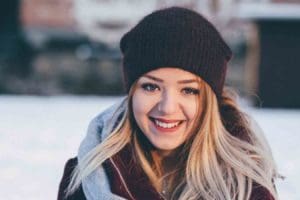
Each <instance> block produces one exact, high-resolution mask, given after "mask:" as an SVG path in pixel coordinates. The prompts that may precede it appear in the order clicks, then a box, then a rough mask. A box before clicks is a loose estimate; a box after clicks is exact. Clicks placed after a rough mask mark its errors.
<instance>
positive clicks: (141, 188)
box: [57, 102, 274, 200]
mask: <svg viewBox="0 0 300 200" xmlns="http://www.w3.org/2000/svg"><path fill="white" fill-rule="evenodd" d="M120 106H121V109H119V110H120V112H119V113H116V114H114V112H115V110H117V108H118V107H120ZM124 106H126V104H124V103H121V102H120V103H117V104H116V105H114V106H112V107H110V108H109V109H107V110H106V111H104V112H103V113H101V114H100V115H98V116H97V117H96V118H94V119H93V120H92V122H91V123H90V125H89V128H88V132H87V135H86V137H85V139H84V140H83V142H82V143H81V145H80V148H79V151H78V155H77V157H75V158H72V159H70V160H68V161H67V163H66V165H65V169H64V173H63V177H62V180H61V182H60V185H59V192H58V198H57V199H58V200H125V199H129V200H134V199H135V200H163V199H164V198H163V196H161V194H160V193H158V192H157V191H156V190H155V188H154V187H153V186H152V184H151V183H150V181H149V179H148V177H147V175H146V174H145V173H144V171H143V170H142V169H141V167H140V166H139V165H138V164H137V163H136V162H135V160H134V159H132V158H133V156H132V152H133V151H132V148H131V146H130V145H129V144H128V145H126V146H125V147H124V148H123V149H122V150H121V151H120V152H118V153H117V154H115V155H114V156H112V157H111V158H109V159H107V160H106V161H105V162H104V163H103V164H102V166H101V167H99V168H98V169H97V170H95V171H94V172H92V173H91V174H90V175H89V176H88V177H87V178H85V179H84V180H83V181H82V183H81V185H80V187H79V188H78V189H77V190H76V191H75V192H74V193H73V194H72V195H70V196H68V197H65V190H66V188H67V186H68V184H69V182H70V177H71V174H72V171H73V169H74V168H75V166H76V165H77V164H78V163H80V162H81V161H82V158H83V157H84V156H85V155H86V153H87V152H89V151H90V150H91V149H92V148H94V147H95V146H96V145H97V144H99V143H100V142H101V141H103V139H104V138H106V137H107V136H108V134H109V133H110V132H111V130H112V129H113V127H114V125H115V124H116V123H117V122H118V116H120V115H121V112H122V107H124ZM111 119H112V120H111ZM108 121H109V123H108ZM250 199H251V200H274V199H273V197H272V196H271V194H270V193H269V191H268V190H266V189H265V188H264V187H262V186H260V185H257V184H255V183H254V185H253V189H252V194H251V198H250Z"/></svg>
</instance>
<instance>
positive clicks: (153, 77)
mask: <svg viewBox="0 0 300 200" xmlns="http://www.w3.org/2000/svg"><path fill="white" fill-rule="evenodd" d="M144 77H146V78H149V79H151V80H154V81H158V82H164V80H162V79H160V78H157V77H155V76H151V75H144ZM194 82H197V80H196V79H186V80H179V81H177V83H179V84H186V83H194Z"/></svg>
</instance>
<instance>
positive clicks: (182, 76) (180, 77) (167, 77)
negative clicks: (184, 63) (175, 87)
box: [141, 67, 201, 84]
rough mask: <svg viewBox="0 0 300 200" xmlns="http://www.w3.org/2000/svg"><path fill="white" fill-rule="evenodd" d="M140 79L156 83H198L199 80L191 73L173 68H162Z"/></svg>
mask: <svg viewBox="0 0 300 200" xmlns="http://www.w3.org/2000/svg"><path fill="white" fill-rule="evenodd" d="M141 79H152V80H154V81H157V82H177V83H179V84H181V83H182V84H184V83H193V82H195V83H199V81H200V80H201V78H200V77H199V76H197V75H195V74H193V73H191V72H188V71H185V70H182V69H179V68H175V67H163V68H159V69H156V70H152V71H150V72H148V73H146V74H144V75H143V76H142V77H141Z"/></svg>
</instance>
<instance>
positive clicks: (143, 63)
mask: <svg viewBox="0 0 300 200" xmlns="http://www.w3.org/2000/svg"><path fill="white" fill-rule="evenodd" d="M120 48H121V51H122V53H123V75H124V81H125V87H126V90H127V92H128V91H129V89H130V87H131V85H132V84H133V83H134V82H135V81H136V80H137V79H138V78H139V77H140V76H142V75H143V74H145V73H147V72H149V71H152V70H155V69H158V68H161V67H176V68H180V69H183V70H186V71H189V72H192V73H194V74H196V75H198V76H200V77H201V78H202V79H203V80H205V81H206V82H207V83H208V84H209V85H210V87H211V88H212V90H213V91H214V92H215V93H216V95H217V97H219V96H221V94H222V90H223V86H224V81H225V75H226V69H227V62H228V61H229V60H230V58H231V56H232V52H231V50H230V48H229V47H228V46H227V44H226V43H225V42H224V40H223V39H222V37H221V35H220V34H219V32H218V31H217V30H216V28H215V27H214V26H213V25H212V24H211V23H210V22H209V21H208V20H207V19H205V18H204V17H203V16H201V15H200V14H198V13H197V12H195V11H192V10H189V9H186V8H179V7H171V8H167V9H163V10H158V11H155V12H153V13H151V14H149V15H147V16H146V17H144V18H143V19H142V20H141V21H140V22H139V23H138V24H137V25H136V26H135V27H133V28H132V29H131V30H130V31H129V32H127V33H126V34H125V35H124V36H123V37H122V38H121V42H120Z"/></svg>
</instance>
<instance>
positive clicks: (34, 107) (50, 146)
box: [0, 96, 300, 200]
mask: <svg viewBox="0 0 300 200" xmlns="http://www.w3.org/2000/svg"><path fill="white" fill-rule="evenodd" d="M118 99H119V98H118V97H94V96H90V97H78V96H61V97H35V96H0V113H1V115H0V198H1V199H5V200H20V199H24V200H36V199H37V200H53V199H56V195H57V190H58V184H59V182H60V178H61V176H62V173H63V167H64V164H65V162H66V160H67V159H69V158H70V157H73V156H75V155H76V152H77V148H78V146H79V143H80V141H81V140H82V139H83V137H84V135H85V132H86V129H87V126H88V123H89V121H90V120H91V119H92V118H93V117H94V116H95V115H97V114H98V113H99V112H100V111H102V110H103V109H105V108H106V107H108V106H109V105H111V104H113V103H114V102H116V101H117V100H118ZM243 109H244V110H246V111H247V112H248V113H250V115H252V116H253V117H254V118H255V119H256V121H257V122H258V123H259V125H260V126H261V127H262V129H263V130H264V132H265V134H266V137H267V139H268V141H269V143H270V145H271V148H272V150H273V154H274V157H275V160H276V161H277V164H278V168H279V171H280V173H281V174H282V175H284V176H285V177H286V179H285V180H284V181H281V180H279V181H278V182H277V189H278V193H279V196H280V199H282V200H299V199H300V192H299V186H298V185H299V180H300V170H299V165H300V156H299V155H300V134H299V130H300V110H284V109H257V108H251V107H249V106H247V105H246V104H245V105H244V106H243Z"/></svg>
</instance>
